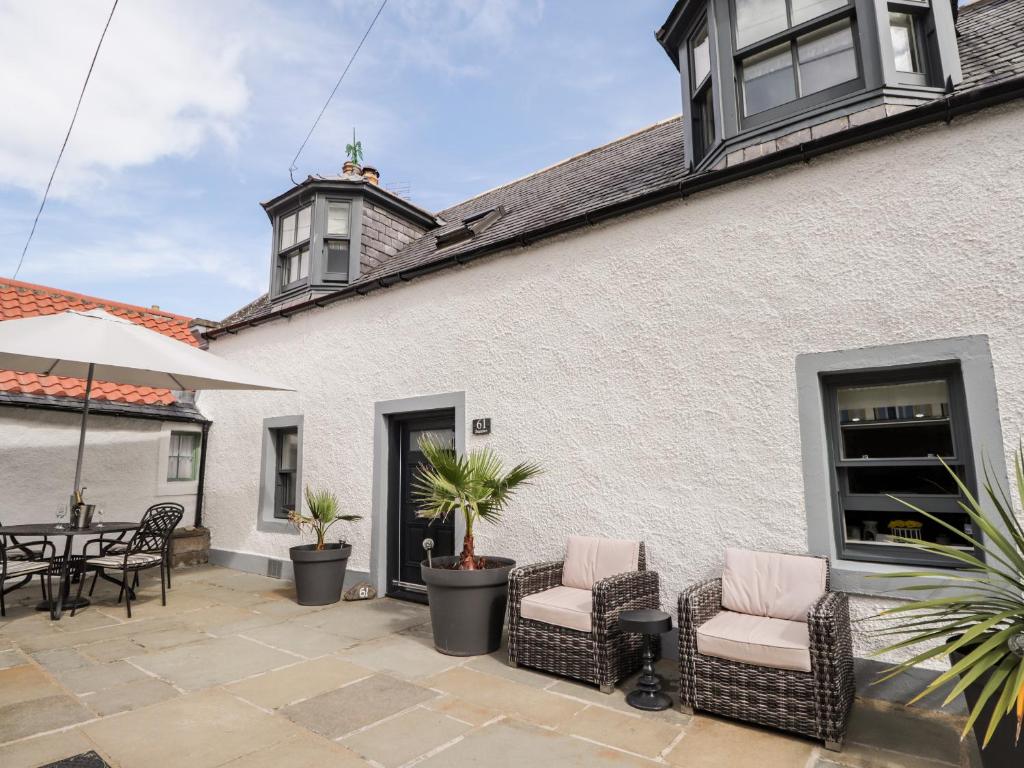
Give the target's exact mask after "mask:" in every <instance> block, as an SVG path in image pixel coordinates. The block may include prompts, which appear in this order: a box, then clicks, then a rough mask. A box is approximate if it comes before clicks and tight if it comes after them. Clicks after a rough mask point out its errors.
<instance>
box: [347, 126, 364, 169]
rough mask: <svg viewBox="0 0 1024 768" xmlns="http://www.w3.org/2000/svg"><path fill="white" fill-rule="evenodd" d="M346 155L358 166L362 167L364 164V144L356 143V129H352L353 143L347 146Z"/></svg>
mask: <svg viewBox="0 0 1024 768" xmlns="http://www.w3.org/2000/svg"><path fill="white" fill-rule="evenodd" d="M345 154H346V155H347V156H348V159H349V160H350V161H351V162H353V163H355V164H356V165H362V162H363V143H362V142H361V141H356V129H355V128H353V129H352V143H351V144H346V145H345Z"/></svg>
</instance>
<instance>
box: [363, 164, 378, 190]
mask: <svg viewBox="0 0 1024 768" xmlns="http://www.w3.org/2000/svg"><path fill="white" fill-rule="evenodd" d="M363 179H364V180H366V181H367V182H369V183H370V184H373V185H374V186H379V185H380V171H378V170H377V169H376V168H374V167H373V166H372V165H364V166H363Z"/></svg>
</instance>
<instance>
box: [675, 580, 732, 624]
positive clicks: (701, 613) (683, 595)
mask: <svg viewBox="0 0 1024 768" xmlns="http://www.w3.org/2000/svg"><path fill="white" fill-rule="evenodd" d="M721 610H722V580H721V579H708V580H707V581H699V582H697V583H696V584H691V585H690V586H689V587H687V588H686V589H684V590H683V591H682V592H680V593H679V628H680V630H682V629H683V627H684V626H689V627H691V628H692V629H694V630H695V629H696V628H697V627H699V626H700V625H701V624H703V623H704V622H706V621H709V620H710V619H713V618H714V617H715V616H716V615H717V614H718V613H719V612H721Z"/></svg>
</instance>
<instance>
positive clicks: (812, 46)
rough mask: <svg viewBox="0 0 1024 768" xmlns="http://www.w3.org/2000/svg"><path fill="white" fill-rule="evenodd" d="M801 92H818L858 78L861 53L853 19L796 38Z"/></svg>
mask: <svg viewBox="0 0 1024 768" xmlns="http://www.w3.org/2000/svg"><path fill="white" fill-rule="evenodd" d="M796 49H797V60H798V61H799V64H800V95H801V96H806V95H807V94H810V93H817V92H818V91H823V90H825V89H826V88H831V87H832V86H833V85H839V84H840V83H845V82H848V81H850V80H853V79H854V78H856V77H857V53H856V51H855V50H854V47H853V30H852V29H851V27H850V22H849V21H840V22H838V23H836V24H829V25H828V26H826V27H822V28H821V29H816V30H815V31H814V32H811V33H809V34H807V35H804V36H803V37H798V38H797V39H796Z"/></svg>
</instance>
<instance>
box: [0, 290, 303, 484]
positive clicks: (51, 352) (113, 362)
mask: <svg viewBox="0 0 1024 768" xmlns="http://www.w3.org/2000/svg"><path fill="white" fill-rule="evenodd" d="M0 369H2V370H10V371H21V372H24V373H38V374H42V375H44V376H72V377H76V378H80V379H85V380H86V387H85V400H84V402H83V405H82V428H81V432H80V435H79V440H78V462H77V464H76V466H75V485H74V489H75V490H76V491H77V490H78V489H79V487H80V485H81V479H82V452H83V449H84V447H85V430H86V422H87V419H88V416H89V399H90V392H91V390H92V382H93V381H94V380H95V379H99V380H100V381H112V382H116V383H118V384H132V385H134V386H137V387H156V388H161V389H174V390H182V391H184V390H193V389H264V390H290V387H286V386H284V385H282V384H279V383H278V382H275V381H273V380H271V379H268V378H266V377H264V376H262V375H260V374H258V373H255V372H253V371H250V370H248V369H247V368H245V367H244V366H241V365H238V364H237V363H233V362H231V361H230V360H224V359H223V358H220V357H217V356H216V355H214V354H211V353H210V352H205V351H203V350H201V349H196V348H195V347H191V346H189V345H188V344H185V343H184V342H181V341H177V340H175V339H171V338H168V337H167V336H164V335H163V334H161V333H158V332H156V331H151V330H149V329H148V328H144V327H142V326H141V325H136V324H135V323H133V322H131V321H130V320H124V319H122V318H120V317H114V316H113V315H111V314H108V313H107V312H104V311H103V310H101V309H92V310H89V311H88V312H77V311H74V310H69V311H67V312H62V313H60V314H57V315H45V316H42V317H27V318H22V319H19V320H5V321H4V322H2V323H0Z"/></svg>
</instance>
